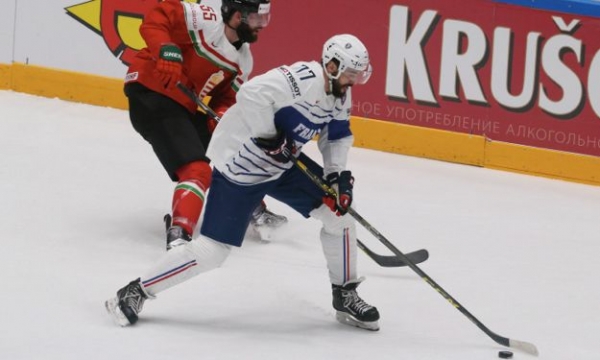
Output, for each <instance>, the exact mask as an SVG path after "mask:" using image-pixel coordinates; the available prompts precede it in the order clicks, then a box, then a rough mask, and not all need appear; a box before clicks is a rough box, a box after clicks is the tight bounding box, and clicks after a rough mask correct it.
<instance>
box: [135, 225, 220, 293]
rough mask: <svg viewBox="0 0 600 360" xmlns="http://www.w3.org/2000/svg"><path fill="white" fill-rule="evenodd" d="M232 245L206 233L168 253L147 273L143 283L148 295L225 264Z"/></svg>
mask: <svg viewBox="0 0 600 360" xmlns="http://www.w3.org/2000/svg"><path fill="white" fill-rule="evenodd" d="M230 251H231V247H230V246H229V245H227V244H223V243H221V242H218V241H214V240H212V239H210V238H208V237H206V236H203V235H200V236H198V237H197V238H196V239H194V240H192V241H190V242H189V243H187V244H185V245H181V246H177V247H175V248H173V249H172V250H170V251H169V252H167V253H166V254H165V255H164V256H163V257H162V258H161V259H160V260H159V261H158V262H157V263H156V265H154V266H153V267H152V268H151V269H150V270H149V271H148V272H147V273H146V274H144V276H142V278H141V279H142V285H144V290H145V291H146V293H147V294H148V295H151V296H155V295H156V294H158V293H159V292H161V291H164V290H166V289H168V288H170V287H172V286H175V285H177V284H180V283H182V282H184V281H186V280H188V279H190V278H192V277H194V276H196V275H198V274H201V273H203V272H207V271H209V270H212V269H215V268H218V267H219V266H221V264H223V262H224V261H225V259H226V258H227V256H228V255H229V253H230Z"/></svg>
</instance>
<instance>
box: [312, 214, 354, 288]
mask: <svg viewBox="0 0 600 360" xmlns="http://www.w3.org/2000/svg"><path fill="white" fill-rule="evenodd" d="M310 216H312V217H314V218H315V219H318V220H321V222H322V223H323V227H322V228H321V245H322V247H323V253H324V254H325V259H326V260H327V268H328V269H329V280H330V281H331V283H332V284H334V285H342V284H345V283H347V282H348V281H352V280H355V279H356V277H357V272H356V253H357V247H356V224H355V222H354V219H352V217H351V216H350V215H344V216H337V215H336V214H335V213H334V212H332V211H331V210H330V209H329V208H328V207H327V206H326V205H321V206H320V207H319V208H318V209H315V210H313V211H311V213H310Z"/></svg>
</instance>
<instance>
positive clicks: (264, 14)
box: [221, 0, 271, 27]
mask: <svg viewBox="0 0 600 360" xmlns="http://www.w3.org/2000/svg"><path fill="white" fill-rule="evenodd" d="M236 11H239V12H241V13H242V20H243V21H244V22H245V23H247V24H248V25H250V26H251V27H259V26H260V27H265V26H267V24H268V23H269V19H270V18H271V0H222V2H221V13H222V15H223V21H225V22H228V21H229V19H231V16H233V14H234V13H235V12H236Z"/></svg>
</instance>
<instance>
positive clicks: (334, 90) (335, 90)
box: [331, 79, 348, 98]
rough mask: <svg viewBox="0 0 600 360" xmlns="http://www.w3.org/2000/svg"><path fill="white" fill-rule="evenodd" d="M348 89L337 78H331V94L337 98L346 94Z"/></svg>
mask: <svg viewBox="0 0 600 360" xmlns="http://www.w3.org/2000/svg"><path fill="white" fill-rule="evenodd" d="M346 91H348V89H344V88H343V87H342V86H341V85H340V82H339V81H338V80H337V79H333V80H331V95H333V96H335V97H336V98H342V97H344V96H346Z"/></svg>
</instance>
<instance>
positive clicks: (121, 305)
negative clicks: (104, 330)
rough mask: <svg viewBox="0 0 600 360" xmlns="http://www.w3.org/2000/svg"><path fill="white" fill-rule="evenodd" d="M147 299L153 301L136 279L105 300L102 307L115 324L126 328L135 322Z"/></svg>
mask: <svg viewBox="0 0 600 360" xmlns="http://www.w3.org/2000/svg"><path fill="white" fill-rule="evenodd" d="M148 298H150V299H153V298H154V296H150V295H148V294H146V292H145V291H144V289H143V288H142V285H141V284H140V279H139V278H138V279H136V280H133V281H132V282H130V283H129V284H127V285H126V286H125V287H123V288H122V289H120V290H119V291H117V296H115V297H114V298H112V299H108V300H106V302H105V303H104V306H105V307H106V311H108V313H109V314H111V315H112V316H113V318H114V319H115V321H116V322H117V324H119V325H121V326H128V325H133V324H135V323H136V322H137V320H138V314H139V313H140V311H142V307H143V306H144V301H146V299H148Z"/></svg>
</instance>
